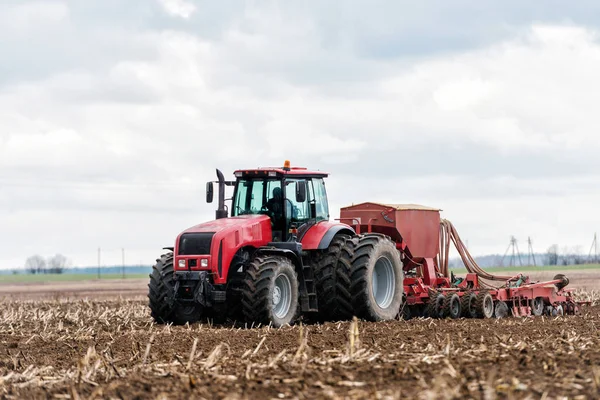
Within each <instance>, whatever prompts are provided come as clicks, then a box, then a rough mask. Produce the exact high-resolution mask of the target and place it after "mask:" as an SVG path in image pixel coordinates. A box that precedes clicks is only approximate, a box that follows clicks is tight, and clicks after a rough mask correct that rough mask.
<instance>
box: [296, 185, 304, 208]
mask: <svg viewBox="0 0 600 400" xmlns="http://www.w3.org/2000/svg"><path fill="white" fill-rule="evenodd" d="M305 201H306V181H298V182H296V203H304V202H305Z"/></svg>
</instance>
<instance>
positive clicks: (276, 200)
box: [265, 187, 283, 221]
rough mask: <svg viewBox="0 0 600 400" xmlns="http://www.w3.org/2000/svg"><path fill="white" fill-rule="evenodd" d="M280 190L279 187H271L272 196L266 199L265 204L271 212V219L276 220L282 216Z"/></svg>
mask: <svg viewBox="0 0 600 400" xmlns="http://www.w3.org/2000/svg"><path fill="white" fill-rule="evenodd" d="M282 198H283V196H282V192H281V188H280V187H276V188H274V189H273V197H271V198H270V199H269V200H267V204H265V206H266V207H267V209H268V210H269V211H271V212H272V213H273V220H274V221H277V220H280V219H282V218H283V204H282V203H283V201H282Z"/></svg>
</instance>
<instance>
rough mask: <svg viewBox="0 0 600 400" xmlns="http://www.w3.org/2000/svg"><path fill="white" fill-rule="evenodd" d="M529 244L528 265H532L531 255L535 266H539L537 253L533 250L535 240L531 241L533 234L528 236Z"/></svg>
mask: <svg viewBox="0 0 600 400" xmlns="http://www.w3.org/2000/svg"><path fill="white" fill-rule="evenodd" d="M527 244H528V248H527V265H531V260H530V259H529V257H531V258H532V259H533V266H534V267H537V264H536V262H535V253H534V252H533V242H532V241H531V236H530V237H528V238H527Z"/></svg>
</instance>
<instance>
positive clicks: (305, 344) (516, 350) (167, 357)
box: [0, 298, 600, 399]
mask: <svg viewBox="0 0 600 400" xmlns="http://www.w3.org/2000/svg"><path fill="white" fill-rule="evenodd" d="M0 307H1V310H2V311H1V312H0V397H3V398H110V397H113V398H136V397H139V398H160V397H167V398H193V397H195V398H224V397H228V398H231V399H236V398H265V399H266V398H284V397H285V398H291V397H296V398H405V397H410V398H426V399H436V398H448V399H450V398H486V399H494V398H546V399H552V398H561V397H563V396H569V397H570V398H573V397H575V396H582V397H581V398H589V399H592V398H598V397H599V396H600V389H599V387H600V336H599V332H598V325H599V323H600V307H597V306H596V307H591V308H589V309H588V310H586V311H585V312H584V315H582V316H578V317H564V318H561V317H559V318H536V319H532V318H525V319H517V318H509V319H504V320H457V321H451V320H431V319H418V320H411V321H391V322H385V323H367V322H362V321H357V322H344V323H327V324H324V325H301V324H299V325H296V326H294V327H286V328H282V329H272V328H269V327H259V328H256V327H254V328H252V329H245V328H236V327H231V326H221V327H211V326H210V325H209V324H206V323H205V324H196V325H193V326H183V327H171V326H157V325H153V324H152V323H151V320H150V317H149V313H148V310H147V307H146V301H145V300H144V299H142V298H138V299H127V300H123V299H113V300H98V299H96V300H76V301H65V300H55V301H40V300H38V301H3V302H0Z"/></svg>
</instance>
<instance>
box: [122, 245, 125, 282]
mask: <svg viewBox="0 0 600 400" xmlns="http://www.w3.org/2000/svg"><path fill="white" fill-rule="evenodd" d="M121 261H122V266H123V268H122V272H123V279H125V248H122V249H121Z"/></svg>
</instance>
